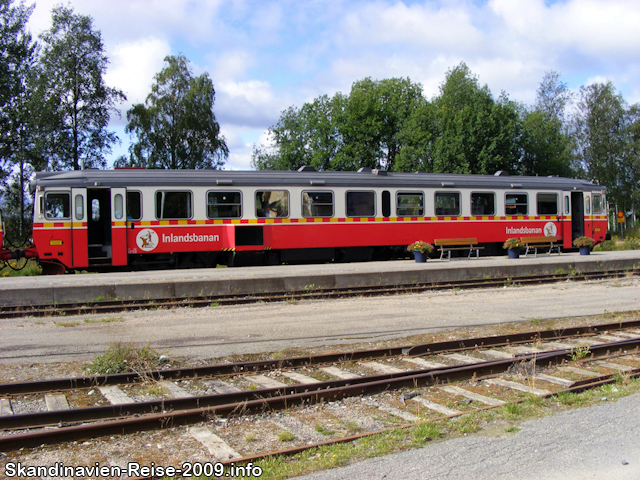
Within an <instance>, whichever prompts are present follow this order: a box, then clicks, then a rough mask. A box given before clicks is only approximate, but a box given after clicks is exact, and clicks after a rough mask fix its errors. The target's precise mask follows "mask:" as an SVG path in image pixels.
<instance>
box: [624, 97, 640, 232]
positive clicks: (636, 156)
mask: <svg viewBox="0 0 640 480" xmlns="http://www.w3.org/2000/svg"><path fill="white" fill-rule="evenodd" d="M627 116H628V119H627V125H628V126H627V149H626V152H625V157H624V163H623V168H622V174H621V179H622V183H623V189H624V191H626V192H627V195H628V199H629V201H630V208H631V211H632V214H633V220H634V224H635V221H636V219H637V216H638V210H640V104H638V103H636V104H635V105H632V106H631V107H630V108H629V109H628V111H627Z"/></svg>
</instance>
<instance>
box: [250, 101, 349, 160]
mask: <svg viewBox="0 0 640 480" xmlns="http://www.w3.org/2000/svg"><path fill="white" fill-rule="evenodd" d="M343 103H344V97H343V96H342V95H341V94H337V95H335V96H334V97H333V98H329V97H328V96H326V95H322V96H320V97H318V98H316V99H315V100H314V101H313V102H312V103H305V104H304V105H303V106H302V108H300V109H298V108H296V107H289V108H288V109H286V110H285V111H283V112H282V114H281V115H280V119H279V120H278V122H277V123H276V124H275V125H274V126H272V127H270V128H269V136H270V137H271V139H272V141H273V143H274V144H275V145H276V146H275V147H273V146H272V147H267V146H264V145H261V146H260V147H255V148H254V151H253V156H252V160H251V164H252V166H253V167H254V168H256V169H258V170H296V169H298V168H300V167H301V166H303V165H310V166H313V167H314V168H315V169H316V170H319V171H320V170H335V169H336V167H335V162H334V160H335V157H336V155H337V152H338V151H339V149H340V147H341V142H340V139H339V133H338V131H337V128H336V125H335V123H334V121H333V120H334V116H335V114H336V112H340V111H341V109H342V107H341V105H342V104H343Z"/></svg>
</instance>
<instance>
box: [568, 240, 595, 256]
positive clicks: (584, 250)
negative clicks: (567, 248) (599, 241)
mask: <svg viewBox="0 0 640 480" xmlns="http://www.w3.org/2000/svg"><path fill="white" fill-rule="evenodd" d="M594 243H595V242H594V241H593V238H589V237H578V238H576V239H575V240H574V241H573V246H574V247H577V248H578V249H579V250H580V255H590V254H591V249H592V248H593V244H594Z"/></svg>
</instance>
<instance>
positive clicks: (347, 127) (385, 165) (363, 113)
mask: <svg viewBox="0 0 640 480" xmlns="http://www.w3.org/2000/svg"><path fill="white" fill-rule="evenodd" d="M422 99H423V97H422V86H421V85H420V84H417V83H412V82H411V80H410V79H408V78H406V79H405V78H390V79H385V80H376V81H374V80H372V79H371V78H365V79H364V80H360V81H358V82H355V83H354V84H353V86H352V87H351V93H350V94H349V97H348V99H347V102H346V104H345V106H344V110H342V111H341V112H339V113H340V114H339V115H336V122H337V128H338V131H339V134H340V137H341V138H342V141H343V146H342V148H341V149H340V151H339V153H338V154H337V158H336V162H335V163H336V164H339V165H342V166H343V169H345V170H357V169H358V168H360V167H369V168H379V169H383V170H393V169H394V165H395V162H396V158H397V156H398V154H399V153H400V151H401V149H402V147H403V145H402V144H401V143H400V139H399V136H400V133H401V132H402V130H403V128H404V123H405V121H406V120H407V119H408V118H409V115H410V113H411V112H412V111H413V110H414V109H415V108H416V106H417V105H419V104H420V102H421V100H422Z"/></svg>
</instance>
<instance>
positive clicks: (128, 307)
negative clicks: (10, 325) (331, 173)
mask: <svg viewBox="0 0 640 480" xmlns="http://www.w3.org/2000/svg"><path fill="white" fill-rule="evenodd" d="M629 274H632V275H638V274H640V269H629V270H610V271H599V272H580V273H575V272H573V273H571V272H570V273H566V274H548V275H532V276H527V277H498V278H492V279H470V280H460V281H450V282H432V283H420V284H401V285H384V286H363V287H348V288H332V289H318V290H309V291H307V290H304V291H280V292H271V293H269V294H268V295H258V294H224V295H211V296H204V297H188V298H182V299H176V298H157V299H145V300H104V301H96V302H86V303H82V304H78V303H60V304H41V305H18V306H16V305H13V306H12V305H9V306H3V307H0V319H2V318H17V317H23V316H26V315H29V316H34V317H47V316H57V315H85V314H98V313H118V312H126V311H135V310H144V309H148V308H179V307H207V306H209V305H211V304H212V303H216V304H217V305H243V304H251V303H258V302H263V303H272V302H282V301H287V300H292V299H330V298H349V297H357V296H381V295H390V294H403V293H419V292H423V291H428V290H448V289H453V288H461V289H475V288H494V287H499V286H503V285H504V284H505V283H509V284H512V285H540V284H545V283H555V282H559V281H564V280H567V279H570V280H575V281H585V280H592V279H608V278H620V277H623V276H626V275H629Z"/></svg>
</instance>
